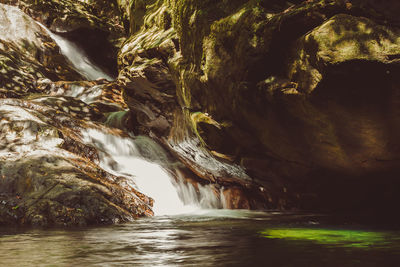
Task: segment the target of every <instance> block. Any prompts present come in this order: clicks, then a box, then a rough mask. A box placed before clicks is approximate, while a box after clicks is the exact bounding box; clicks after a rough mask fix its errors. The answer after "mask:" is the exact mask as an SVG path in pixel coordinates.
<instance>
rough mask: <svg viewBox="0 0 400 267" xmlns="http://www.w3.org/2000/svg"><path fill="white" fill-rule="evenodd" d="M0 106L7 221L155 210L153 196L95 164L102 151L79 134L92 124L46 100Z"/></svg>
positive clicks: (126, 215) (85, 218)
mask: <svg viewBox="0 0 400 267" xmlns="http://www.w3.org/2000/svg"><path fill="white" fill-rule="evenodd" d="M0 106H1V108H0V114H1V121H0V143H1V146H0V177H1V179H0V183H1V185H0V188H1V189H0V196H1V197H0V201H2V202H1V203H4V204H3V205H2V206H1V208H0V212H1V216H0V217H2V218H3V219H2V221H1V223H2V224H15V223H16V224H27V225H38V226H50V225H57V226H73V225H80V226H82V225H90V224H111V223H117V222H124V221H130V220H132V219H134V218H137V217H139V216H149V215H151V214H152V211H151V205H152V200H151V199H150V198H148V197H146V196H144V195H143V194H141V193H139V192H137V191H136V190H135V189H134V188H132V187H131V186H130V185H128V183H127V182H126V181H125V180H124V178H122V177H116V176H113V175H111V174H109V173H107V172H105V171H104V170H102V169H100V168H99V167H98V166H97V165H96V163H98V155H97V151H96V150H95V149H94V148H93V147H90V146H88V145H87V144H85V143H84V142H83V140H81V137H80V134H79V131H80V129H82V127H85V126H86V127H88V126H89V125H92V127H93V126H94V125H93V124H90V123H89V122H86V123H85V122H83V121H81V120H78V119H74V118H73V116H71V117H69V116H70V115H69V114H68V113H67V112H61V111H56V108H57V107H56V108H53V107H51V106H47V105H46V103H45V102H44V101H38V102H35V100H16V99H14V100H9V99H6V100H2V102H1V105H0ZM51 114H52V115H51ZM63 116H64V117H68V121H66V120H64V119H63V118H62V117H63ZM55 117H57V118H58V119H55ZM97 127H100V126H97Z"/></svg>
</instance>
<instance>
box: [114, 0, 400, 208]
mask: <svg viewBox="0 0 400 267" xmlns="http://www.w3.org/2000/svg"><path fill="white" fill-rule="evenodd" d="M119 5H120V9H121V10H123V12H124V16H125V17H128V18H130V33H131V36H130V37H129V39H128V40H127V41H126V42H125V44H124V46H123V47H122V49H121V51H120V54H119V66H120V69H121V71H120V78H121V80H123V81H124V83H129V82H133V83H135V82H136V81H140V80H143V79H145V80H147V81H150V82H151V81H152V80H154V79H155V77H157V78H159V77H164V78H163V80H164V81H165V82H168V85H167V86H155V85H154V83H153V84H152V85H151V86H149V87H151V88H152V90H153V91H154V89H155V90H156V91H158V93H154V92H153V93H152V94H148V96H149V98H150V99H151V98H153V97H151V95H161V94H163V93H164V90H167V89H166V88H172V87H173V86H172V85H171V81H172V82H173V84H174V86H175V89H176V91H175V93H174V92H173V91H172V90H171V89H168V95H172V96H174V98H175V99H176V101H177V103H178V105H175V106H174V105H170V106H169V108H168V113H167V114H169V113H170V112H169V111H170V110H174V112H173V113H172V116H169V118H168V119H167V121H168V122H169V123H168V124H166V125H167V126H168V127H167V126H166V127H164V128H165V130H164V131H163V132H161V134H160V132H157V131H155V130H153V129H152V128H151V127H150V126H148V125H150V124H151V123H149V122H146V124H147V125H146V124H143V123H142V124H140V123H139V124H140V125H142V128H143V127H144V128H146V130H143V129H142V131H147V132H151V133H153V134H154V135H157V136H160V135H161V136H162V135H165V132H168V133H169V134H168V139H166V140H165V143H166V144H167V146H168V147H169V148H170V149H171V151H173V153H175V154H176V155H177V156H178V157H179V158H180V159H181V160H182V161H183V162H185V164H186V165H187V166H188V167H190V168H191V169H192V171H193V172H195V173H196V174H197V175H198V176H199V177H201V178H202V179H205V180H208V181H211V182H217V183H223V181H235V183H237V185H239V184H241V185H240V186H239V187H240V188H253V189H250V191H251V192H252V193H251V194H250V195H253V196H255V195H259V196H261V198H260V199H262V201H264V203H267V204H266V206H267V207H274V208H292V207H300V208H304V209H322V210H342V211H343V210H358V211H360V210H378V209H379V207H382V206H384V207H393V205H394V203H396V202H397V200H398V197H396V195H395V194H394V192H395V191H396V190H398V189H399V184H400V183H399V182H398V181H397V178H396V177H397V176H398V174H399V173H400V170H399V168H398V167H397V166H398V165H399V164H398V163H399V159H400V157H399V156H400V152H399V150H398V146H399V143H398V141H397V140H398V139H399V138H398V137H399V136H400V132H399V128H398V127H397V125H399V115H398V111H397V110H398V103H399V97H398V96H399V88H398V85H397V84H398V80H397V78H396V77H397V76H398V74H399V73H398V71H399V69H398V54H399V52H400V49H399V41H398V40H399V36H400V35H399V28H398V27H399V23H398V19H397V17H396V16H394V13H396V12H398V10H399V9H398V4H397V3H395V1H389V2H387V3H386V2H385V4H382V3H380V2H379V3H378V1H372V0H371V1H357V0H354V1H339V0H337V1H334V0H319V1H318V0H315V1H291V3H289V2H286V1H230V2H229V4H227V3H225V2H214V1H196V0H192V1H153V2H152V3H151V4H150V3H145V2H142V1H119ZM388 5H389V6H390V7H391V8H387V6H388ZM126 90H127V92H126V94H125V96H126V99H127V100H128V101H127V103H128V105H129V106H130V108H131V110H132V111H133V112H132V115H133V116H145V115H144V114H145V113H146V112H145V111H143V110H141V111H140V110H139V109H138V108H137V103H134V101H130V99H132V98H129V96H130V95H131V96H134V95H135V94H136V92H135V91H136V90H137V89H135V88H134V87H132V88H127V89H126ZM153 99H154V98H153ZM147 101H148V102H152V101H153V102H154V100H147ZM157 105H158V106H160V104H156V106H157ZM138 110H139V111H138ZM160 110H163V109H162V108H160ZM140 114H143V115H140ZM146 118H147V120H150V121H156V120H157V116H152V117H150V116H148V115H146ZM171 121H172V123H171ZM136 129H137V130H138V129H140V128H139V127H138V128H136ZM188 144H189V145H188ZM199 155H204V156H199ZM203 159H206V160H203ZM211 162H214V163H211ZM224 164H228V165H229V166H231V167H230V168H229V169H230V170H232V169H235V168H239V169H240V170H241V171H240V172H233V174H232V172H229V171H221V170H223V169H224V168H222V167H221V166H224ZM211 166H219V167H218V168H213V167H211ZM243 172H244V173H245V174H246V175H241V174H240V173H243ZM381 176H384V177H385V178H384V179H382V178H381ZM254 185H259V186H260V188H262V190H257V187H254ZM252 186H253V187H252ZM232 188H235V187H232ZM371 188H373V189H371ZM394 188H395V189H394ZM231 191H232V192H233V191H235V190H231ZM371 195H375V196H379V197H375V198H370V196H371ZM338 196H340V197H338Z"/></svg>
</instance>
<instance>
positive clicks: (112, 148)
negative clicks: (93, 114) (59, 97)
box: [38, 23, 224, 215]
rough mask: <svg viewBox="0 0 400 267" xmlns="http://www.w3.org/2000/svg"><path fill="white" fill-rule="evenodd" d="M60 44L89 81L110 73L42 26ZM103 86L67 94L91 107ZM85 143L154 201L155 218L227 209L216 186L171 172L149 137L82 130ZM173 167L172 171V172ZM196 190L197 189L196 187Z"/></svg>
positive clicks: (114, 171)
mask: <svg viewBox="0 0 400 267" xmlns="http://www.w3.org/2000/svg"><path fill="white" fill-rule="evenodd" d="M38 24H39V25H40V26H41V27H42V28H43V29H44V30H45V31H46V32H47V33H48V34H49V35H50V37H51V38H53V39H54V41H55V42H56V43H57V44H58V46H59V47H60V49H61V52H62V54H63V55H64V56H65V57H66V58H67V59H68V60H69V61H70V62H71V63H72V64H73V65H74V67H75V68H76V69H77V70H78V71H79V72H80V73H81V74H82V75H83V76H85V77H86V78H87V79H89V80H95V79H98V78H106V79H108V80H112V78H111V77H109V76H108V75H107V74H105V73H104V72H102V71H101V70H100V69H99V68H98V67H96V66H95V65H94V64H93V63H92V62H90V60H89V59H88V58H87V56H86V55H85V54H84V53H83V52H82V51H81V50H80V49H79V48H78V47H77V46H76V45H75V44H73V43H72V42H70V41H68V40H66V39H65V38H62V37H61V36H58V35H56V34H54V33H52V32H51V31H50V30H48V29H47V28H46V27H45V26H43V25H41V24H40V23H38ZM99 88H100V87H98V88H97V87H92V88H91V89H92V91H91V92H86V91H84V90H83V87H80V86H76V88H73V90H72V91H71V92H68V93H65V94H64V95H67V94H68V95H69V96H72V97H76V98H78V99H81V100H82V101H83V102H85V103H88V104H90V103H91V102H93V101H94V100H95V99H96V98H97V97H98V96H99V95H100V94H101V90H99ZM81 133H82V135H83V142H84V143H86V144H88V145H92V146H94V147H95V148H96V149H97V151H98V153H99V159H100V163H99V165H100V167H101V168H103V169H104V170H106V171H108V172H110V173H112V174H113V175H116V176H123V177H126V178H127V180H128V182H129V183H130V185H131V186H133V187H135V188H136V189H137V190H138V191H139V192H142V193H144V194H145V195H147V196H149V197H151V198H153V199H154V206H153V211H154V213H155V215H174V214H184V213H193V212H198V211H199V210H201V209H215V208H223V207H224V204H223V202H224V201H223V200H224V198H223V195H222V193H221V192H222V190H219V191H218V192H217V191H216V190H215V189H214V188H213V187H212V186H203V185H200V184H195V185H193V184H191V183H185V179H184V178H183V177H182V176H181V175H180V174H179V173H177V177H175V178H174V176H173V175H172V174H171V173H169V172H168V171H167V168H168V167H171V168H172V169H173V166H171V165H173V164H172V163H171V162H169V160H168V157H167V155H166V154H165V153H164V151H163V148H162V147H160V146H159V145H158V144H156V143H155V142H154V141H153V140H151V139H150V138H148V137H144V136H139V137H136V138H130V137H120V136H116V135H113V134H111V133H106V132H104V131H100V130H97V129H86V130H82V131H81ZM171 168H170V169H171ZM195 187H196V188H195Z"/></svg>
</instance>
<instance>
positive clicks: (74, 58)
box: [36, 22, 114, 81]
mask: <svg viewBox="0 0 400 267" xmlns="http://www.w3.org/2000/svg"><path fill="white" fill-rule="evenodd" d="M36 23H37V24H39V25H40V26H41V27H42V28H43V29H44V30H45V31H46V33H47V34H48V35H49V36H50V37H51V38H52V39H53V40H54V41H55V42H56V44H57V45H58V46H59V47H60V49H61V53H62V54H63V55H64V56H65V57H66V58H67V59H68V60H69V61H70V62H71V64H72V65H73V66H74V67H75V69H76V70H77V71H78V72H79V73H80V74H81V75H83V76H84V77H85V78H86V79H88V80H97V79H99V78H104V79H107V80H109V81H112V80H114V79H113V78H112V77H110V76H109V75H108V74H106V73H105V72H104V71H102V70H101V69H100V68H99V67H97V66H96V65H95V64H93V63H92V62H91V60H90V59H89V58H88V56H87V55H86V54H85V53H84V52H83V50H82V49H80V48H79V47H78V46H77V45H75V44H74V43H73V42H71V41H69V40H67V39H65V38H63V37H61V36H60V35H57V34H55V33H53V32H51V31H50V30H49V29H47V28H46V26H44V25H43V24H41V23H40V22H36Z"/></svg>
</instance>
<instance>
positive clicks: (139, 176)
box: [82, 129, 223, 215]
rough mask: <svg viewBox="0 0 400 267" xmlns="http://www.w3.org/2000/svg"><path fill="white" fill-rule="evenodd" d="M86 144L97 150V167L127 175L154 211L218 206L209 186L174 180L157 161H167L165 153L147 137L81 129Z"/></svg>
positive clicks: (187, 209)
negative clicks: (149, 199) (150, 200)
mask: <svg viewBox="0 0 400 267" xmlns="http://www.w3.org/2000/svg"><path fill="white" fill-rule="evenodd" d="M82 135H83V140H84V142H85V143H86V144H90V145H92V146H94V147H95V148H96V149H97V150H98V152H99V158H100V164H99V165H100V167H102V168H103V169H104V170H106V171H108V172H110V173H112V174H114V175H117V176H124V177H127V178H129V179H130V180H131V181H132V183H131V185H132V186H134V187H135V188H137V189H138V190H139V191H140V192H142V193H144V194H146V195H148V196H150V197H152V198H153V199H154V207H153V211H154V213H155V214H156V215H172V214H182V213H189V212H194V211H196V210H198V209H201V208H220V207H222V206H223V205H222V204H221V198H220V197H219V196H217V195H216V194H215V193H214V191H213V190H212V188H211V187H207V186H202V185H198V190H196V189H195V188H194V187H193V185H191V184H184V183H182V181H181V180H178V181H175V180H174V179H173V177H172V176H171V175H170V174H169V173H168V171H166V169H164V168H163V167H162V166H161V165H164V166H166V165H171V163H170V162H168V159H167V156H166V155H165V154H164V152H163V151H162V148H161V147H159V146H158V145H157V144H156V143H154V141H152V140H151V139H150V138H147V137H143V136H140V137H137V138H130V137H120V136H116V135H113V134H110V133H106V132H103V131H100V130H97V129H87V130H82Z"/></svg>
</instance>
